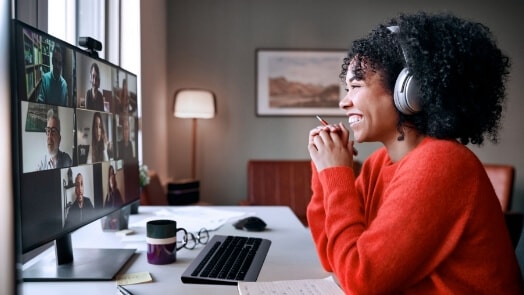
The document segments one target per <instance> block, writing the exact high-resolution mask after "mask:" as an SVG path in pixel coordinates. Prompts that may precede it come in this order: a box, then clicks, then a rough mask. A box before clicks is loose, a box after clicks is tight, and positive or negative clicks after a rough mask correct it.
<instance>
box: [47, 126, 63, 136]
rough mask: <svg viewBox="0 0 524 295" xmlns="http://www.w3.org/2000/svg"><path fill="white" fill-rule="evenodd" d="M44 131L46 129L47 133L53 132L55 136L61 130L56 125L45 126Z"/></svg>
mask: <svg viewBox="0 0 524 295" xmlns="http://www.w3.org/2000/svg"><path fill="white" fill-rule="evenodd" d="M44 131H45V135H49V134H51V135H52V136H55V135H57V134H58V133H59V132H60V129H58V128H56V127H46V128H44Z"/></svg>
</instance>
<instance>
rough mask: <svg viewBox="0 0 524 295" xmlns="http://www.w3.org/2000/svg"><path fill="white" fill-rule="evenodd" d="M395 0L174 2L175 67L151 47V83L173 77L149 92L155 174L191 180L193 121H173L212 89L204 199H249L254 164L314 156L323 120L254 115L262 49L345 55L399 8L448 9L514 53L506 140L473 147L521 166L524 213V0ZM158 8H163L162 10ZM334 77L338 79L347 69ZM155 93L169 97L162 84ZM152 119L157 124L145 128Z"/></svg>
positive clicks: (150, 159) (149, 152)
mask: <svg viewBox="0 0 524 295" xmlns="http://www.w3.org/2000/svg"><path fill="white" fill-rule="evenodd" d="M142 2H148V1H142ZM391 2H393V1H389V0H377V1H372V2H369V1H348V0H330V1H304V0H286V1H282V0H264V1H261V0H259V1H257V0H222V1H216V0H199V1H194V0H177V1H167V2H166V3H167V4H166V10H165V11H166V16H165V33H166V40H165V45H166V46H167V47H166V51H165V54H166V58H165V63H166V68H165V69H164V68H163V67H162V66H163V65H160V63H159V62H157V60H158V59H159V60H163V58H162V57H161V56H157V55H156V54H149V53H146V52H147V51H146V50H143V51H142V52H143V54H142V58H143V61H142V69H143V83H145V84H146V79H147V80H148V81H150V80H152V79H153V78H152V77H146V73H147V72H146V71H145V70H144V68H145V67H147V64H152V66H151V67H152V69H151V71H150V72H151V73H153V72H154V74H155V78H154V79H157V78H158V79H162V77H161V73H163V71H164V70H165V71H166V72H167V77H166V81H165V82H157V83H158V84H161V85H160V87H165V89H164V90H165V93H164V94H165V96H164V97H157V96H154V97H153V95H152V97H148V96H149V95H150V93H146V90H145V88H146V87H148V88H149V89H150V90H151V89H152V88H151V86H150V85H147V86H143V87H144V92H143V97H144V101H147V102H146V105H145V106H144V110H145V109H146V108H151V110H152V111H151V112H149V113H144V116H143V117H144V133H146V132H151V133H153V134H154V135H148V136H149V137H150V138H154V140H153V139H151V141H147V140H144V142H143V145H144V160H145V162H146V163H147V164H149V165H150V166H151V167H152V168H155V169H159V170H165V171H167V174H166V176H168V177H171V178H175V179H176V178H185V177H188V176H189V174H190V171H189V170H190V162H189V161H190V160H189V158H190V134H191V131H190V128H191V125H190V120H183V119H175V118H173V117H172V115H171V107H172V103H173V94H174V92H175V91H176V90H177V89H179V88H183V87H198V88H209V89H212V90H213V91H215V93H216V94H217V97H218V116H217V117H216V118H214V119H211V120H200V121H199V123H198V124H199V126H198V127H199V129H198V160H197V161H198V164H197V176H198V178H199V179H200V180H201V182H202V189H201V190H202V198H203V199H204V200H206V201H210V202H213V203H215V204H236V203H237V202H238V201H239V200H241V199H243V198H244V197H245V195H246V191H247V188H246V170H247V161H248V160H249V159H269V158H274V159H307V158H308V154H307V149H306V141H307V132H308V131H309V129H310V128H312V127H314V126H316V125H317V123H318V122H317V121H316V119H314V118H313V117H257V116H256V115H255V100H256V97H255V87H256V86H255V71H256V69H255V50H256V49H257V48H262V47H265V48H342V49H346V48H347V47H348V45H349V44H350V42H351V40H353V39H355V38H357V37H359V36H361V35H363V34H366V33H367V32H368V31H369V30H370V29H371V28H372V27H374V26H375V25H376V24H377V23H378V22H381V21H383V20H386V19H389V18H390V17H392V16H394V15H396V14H397V12H401V11H417V10H428V11H442V10H449V11H452V12H454V13H455V14H457V15H459V16H463V17H467V18H472V19H474V20H478V21H480V22H483V23H485V24H486V25H488V26H489V27H491V28H492V30H493V32H494V33H495V35H496V36H497V37H498V40H499V43H500V46H501V47H502V49H503V50H504V51H505V52H506V53H507V54H509V55H510V56H511V57H512V61H513V72H512V78H511V81H510V84H509V88H508V90H509V98H508V108H507V113H506V117H505V121H504V128H503V130H502V132H501V134H500V135H501V136H500V143H499V144H498V145H493V144H491V143H487V144H486V145H485V146H484V147H483V148H482V149H476V148H474V150H475V152H476V153H477V154H478V155H479V157H480V158H481V160H483V161H485V162H496V163H498V162H500V163H513V164H514V165H515V166H516V167H517V186H516V191H515V192H516V200H515V201H516V202H514V203H515V205H516V206H517V207H520V208H521V210H522V211H524V157H522V156H521V153H522V151H523V147H524V136H523V133H522V127H521V126H524V122H523V121H524V116H522V111H523V110H524V100H522V94H523V93H524V83H522V81H524V55H522V53H523V52H524V48H523V46H524V34H522V31H521V28H522V26H523V22H524V21H523V19H522V17H521V12H522V9H518V8H521V7H522V4H520V3H521V1H520V0H511V1H499V2H493V1H491V0H482V1H474V0H468V1H451V0H443V1H434V2H435V3H434V4H426V3H422V2H421V1H410V0H401V1H394V2H396V4H393V3H391ZM425 2H427V1H425ZM143 5H144V4H143ZM155 9H156V10H155V11H156V12H160V9H159V8H155ZM142 13H146V14H147V15H150V16H151V17H155V18H157V19H155V21H154V24H155V25H158V27H147V26H146V24H143V26H142V30H143V31H142V36H144V35H147V34H150V32H157V31H158V32H159V33H158V34H159V35H161V34H163V33H164V28H162V27H161V23H160V20H161V19H162V18H163V17H162V16H159V15H157V14H155V15H153V14H152V13H151V12H149V11H144V9H143V10H142ZM155 38H157V37H155ZM158 38H159V39H161V37H158ZM163 42H164V41H161V42H160V43H159V44H161V45H163V44H164V43H163ZM143 44H144V41H143ZM334 71H336V72H337V73H336V74H338V69H334ZM153 88H154V87H153ZM155 91H158V92H159V93H160V92H161V90H160V89H156V88H155ZM152 93H153V91H152V92H151V94H152ZM148 99H149V100H148ZM153 109H154V110H153ZM328 119H329V121H331V122H336V121H341V120H344V118H343V117H332V118H328ZM149 120H153V121H154V122H155V123H154V124H151V125H148V126H146V123H145V122H149ZM344 121H345V120H344ZM164 124H165V125H164ZM146 127H147V128H146ZM144 138H145V137H144ZM157 143H158V144H157ZM377 146H378V145H376V144H360V145H359V146H358V149H359V151H360V155H359V158H360V159H364V158H365V157H366V156H368V155H369V153H371V152H372V151H373V150H374V149H375V148H376V147H377ZM153 163H154V164H153ZM156 167H158V168H156Z"/></svg>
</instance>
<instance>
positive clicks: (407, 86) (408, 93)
mask: <svg viewBox="0 0 524 295" xmlns="http://www.w3.org/2000/svg"><path fill="white" fill-rule="evenodd" d="M393 99H394V101H395V107H396V108H397V109H398V110H399V111H400V112H401V113H403V114H404V115H413V114H415V113H417V112H420V111H421V109H422V107H421V106H420V101H421V99H420V87H419V85H418V83H417V80H415V79H413V76H412V75H411V74H410V73H409V71H408V69H407V68H404V69H402V71H401V72H400V74H399V75H398V77H397V81H396V82H395V89H393Z"/></svg>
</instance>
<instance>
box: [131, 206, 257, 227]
mask: <svg viewBox="0 0 524 295" xmlns="http://www.w3.org/2000/svg"><path fill="white" fill-rule="evenodd" d="M155 215H156V216H155V217H149V218H145V219H143V220H140V221H138V222H134V223H132V224H130V226H131V227H133V226H136V227H145V226H146V223H147V222H148V221H150V220H155V219H170V220H175V221H176V222H177V227H183V228H185V229H186V230H187V231H189V232H198V231H199V230H200V229H202V228H205V229H207V230H209V231H214V230H217V229H218V228H219V227H221V226H222V225H224V224H225V223H227V222H228V221H230V220H234V219H239V218H242V217H246V216H250V215H254V213H249V212H241V211H231V210H223V209H217V208H211V207H208V206H182V207H172V208H171V207H170V208H166V209H160V210H158V211H157V212H155Z"/></svg>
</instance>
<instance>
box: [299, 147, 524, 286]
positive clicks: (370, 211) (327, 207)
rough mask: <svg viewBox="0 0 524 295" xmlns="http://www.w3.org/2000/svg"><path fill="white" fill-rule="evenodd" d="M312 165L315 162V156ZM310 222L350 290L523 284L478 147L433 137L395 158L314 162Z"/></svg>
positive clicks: (325, 260)
mask: <svg viewBox="0 0 524 295" xmlns="http://www.w3.org/2000/svg"><path fill="white" fill-rule="evenodd" d="M313 166H314V165H313ZM312 189H313V196H312V199H311V202H310V204H309V206H308V212H307V213H308V223H309V226H310V230H311V233H312V235H313V239H314V241H315V244H316V247H317V251H318V254H319V257H320V260H321V263H322V265H323V266H324V268H325V269H326V270H328V271H331V272H334V274H335V275H336V276H337V278H338V279H339V281H340V283H341V285H342V288H343V289H344V290H345V292H346V293H348V294H398V293H401V294H523V293H524V291H523V290H524V288H523V286H522V278H521V274H520V270H519V266H518V263H517V259H516V256H515V252H514V249H513V247H512V244H511V241H510V237H509V233H508V231H507V228H506V225H505V221H504V215H503V213H502V211H501V209H500V204H499V202H498V199H497V197H496V195H495V192H494V190H493V187H492V186H491V183H490V180H489V178H488V176H487V175H486V172H485V170H484V168H483V166H482V163H481V162H480V161H479V160H478V159H477V157H476V156H475V155H474V154H473V153H472V152H471V151H470V150H469V149H468V148H466V147H465V146H463V145H462V144H460V143H458V142H455V141H446V140H437V139H431V138H427V139H425V140H424V141H423V142H422V143H421V144H420V145H419V146H418V147H417V148H416V149H414V150H413V151H411V152H410V153H409V154H407V155H406V156H405V157H404V158H403V159H402V160H400V161H398V162H397V163H392V162H391V160H390V159H389V156H388V154H387V152H386V149H385V148H381V149H379V150H378V151H376V152H375V153H374V154H373V155H371V156H370V157H369V159H368V160H366V161H365V162H364V164H363V167H362V170H361V174H360V176H359V177H358V178H357V179H356V181H355V176H354V173H353V171H352V169H350V168H348V167H334V168H328V169H324V170H323V171H321V172H320V173H318V172H317V171H316V168H315V167H313V176H312Z"/></svg>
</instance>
